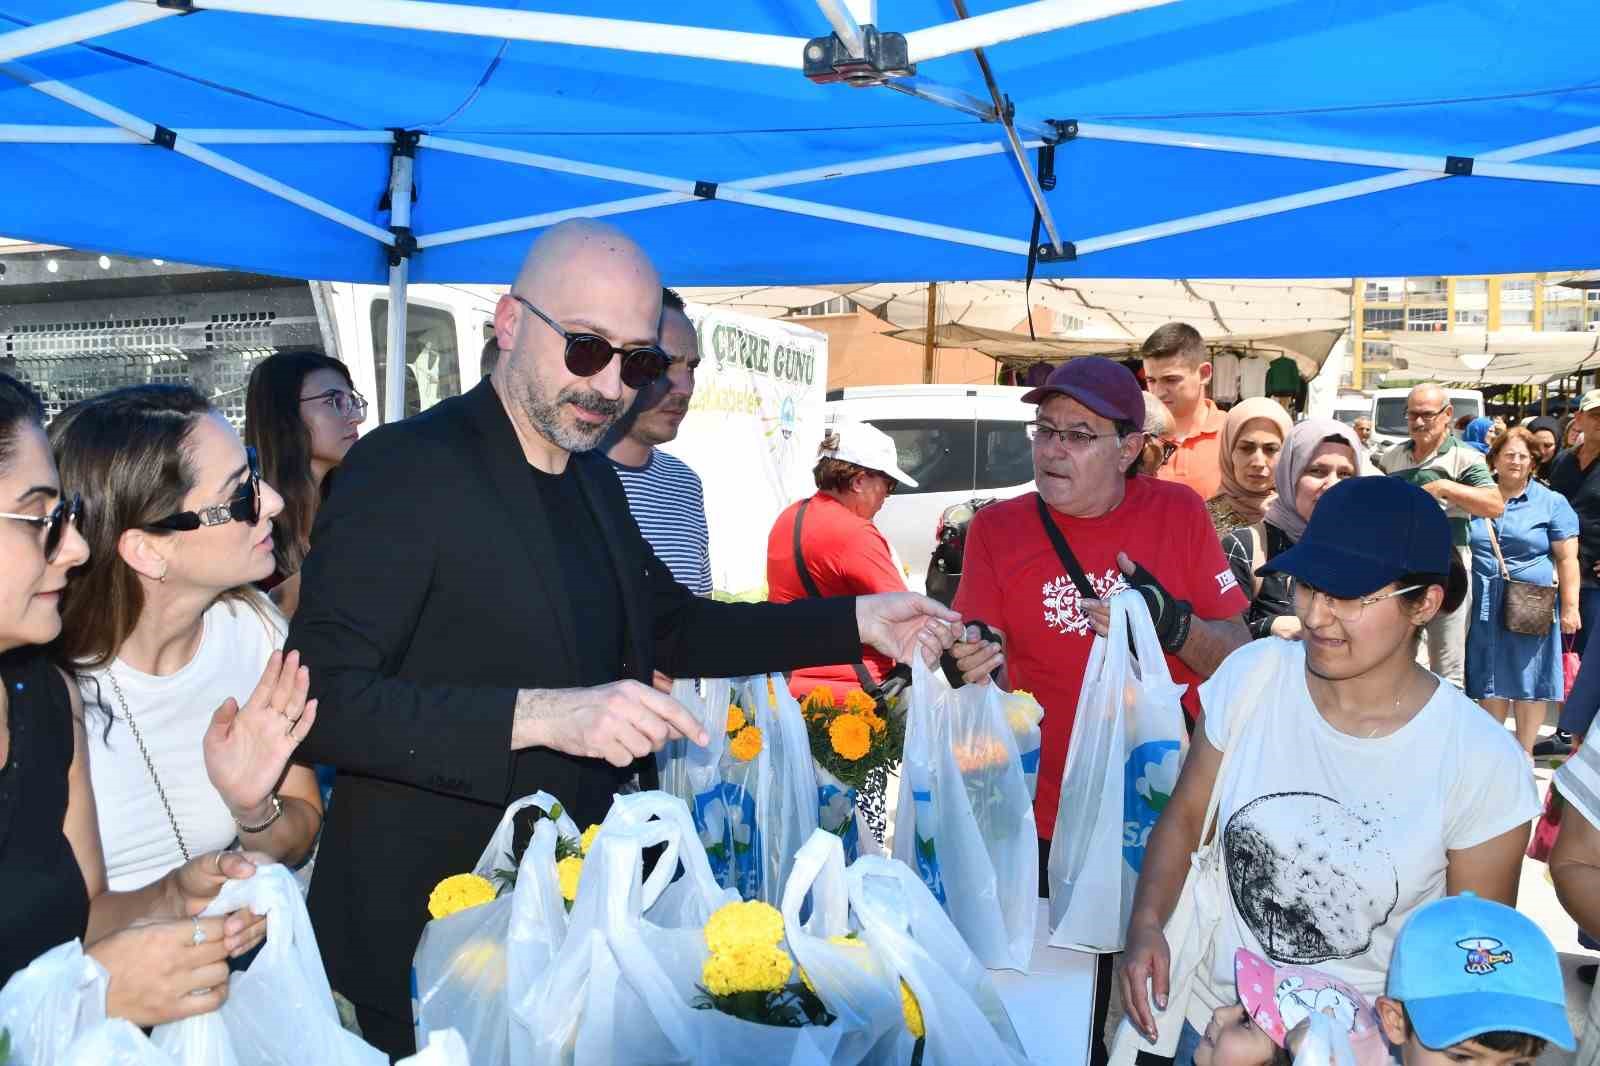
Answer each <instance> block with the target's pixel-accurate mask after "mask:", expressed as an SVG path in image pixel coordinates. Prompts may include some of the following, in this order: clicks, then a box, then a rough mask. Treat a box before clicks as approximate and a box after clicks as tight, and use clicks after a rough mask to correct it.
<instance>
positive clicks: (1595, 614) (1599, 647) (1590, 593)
mask: <svg viewBox="0 0 1600 1066" xmlns="http://www.w3.org/2000/svg"><path fill="white" fill-rule="evenodd" d="M1578 616H1579V617H1580V618H1581V619H1583V630H1582V631H1581V632H1580V633H1579V634H1578V644H1577V645H1576V646H1577V648H1578V653H1579V654H1580V655H1581V656H1582V657H1583V664H1582V665H1581V666H1579V667H1578V676H1577V678H1576V679H1575V680H1574V681H1573V682H1572V693H1571V695H1569V696H1568V697H1567V703H1566V706H1564V707H1562V708H1561V720H1560V722H1559V723H1558V726H1557V728H1559V729H1561V730H1562V731H1563V732H1566V733H1571V734H1572V735H1573V736H1575V737H1580V738H1581V737H1582V736H1583V735H1584V734H1585V733H1587V732H1588V731H1589V725H1590V723H1592V722H1593V721H1594V715H1595V711H1596V710H1597V709H1600V639H1597V638H1600V588H1583V589H1580V590H1579V591H1578Z"/></svg>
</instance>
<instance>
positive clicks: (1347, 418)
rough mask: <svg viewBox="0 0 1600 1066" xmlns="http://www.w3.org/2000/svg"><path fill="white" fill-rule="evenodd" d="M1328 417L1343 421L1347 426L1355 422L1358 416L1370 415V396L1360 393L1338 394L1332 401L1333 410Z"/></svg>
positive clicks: (1369, 416) (1366, 416) (1368, 416)
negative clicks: (1351, 394)
mask: <svg viewBox="0 0 1600 1066" xmlns="http://www.w3.org/2000/svg"><path fill="white" fill-rule="evenodd" d="M1329 417H1331V418H1335V419H1337V420H1338V421H1340V422H1343V423H1344V424H1345V425H1347V426H1353V425H1355V424H1356V419H1358V418H1371V417H1372V397H1371V396H1365V395H1361V394H1359V393H1358V394H1356V395H1353V396H1340V397H1339V398H1338V399H1336V400H1334V401H1333V410H1332V411H1331V412H1329Z"/></svg>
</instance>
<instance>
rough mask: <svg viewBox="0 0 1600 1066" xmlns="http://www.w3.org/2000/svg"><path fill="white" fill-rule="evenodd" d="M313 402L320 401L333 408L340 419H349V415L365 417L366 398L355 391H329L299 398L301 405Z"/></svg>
mask: <svg viewBox="0 0 1600 1066" xmlns="http://www.w3.org/2000/svg"><path fill="white" fill-rule="evenodd" d="M315 400H321V401H322V402H323V403H325V404H327V405H328V406H329V407H331V408H333V409H334V410H335V411H337V412H338V414H339V417H340V418H349V417H350V416H351V415H356V416H359V417H361V418H365V417H366V415H367V398H366V397H365V396H363V395H361V394H360V393H359V392H357V391H356V390H355V389H329V390H328V391H327V392H319V393H317V394H316V395H315V396H302V397H300V402H301V403H311V402H313V401H315Z"/></svg>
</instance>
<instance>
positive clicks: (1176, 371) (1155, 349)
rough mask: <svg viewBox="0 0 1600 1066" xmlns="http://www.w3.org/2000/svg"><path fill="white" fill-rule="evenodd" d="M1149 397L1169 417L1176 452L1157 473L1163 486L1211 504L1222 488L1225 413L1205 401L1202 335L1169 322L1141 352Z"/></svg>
mask: <svg viewBox="0 0 1600 1066" xmlns="http://www.w3.org/2000/svg"><path fill="white" fill-rule="evenodd" d="M1139 354H1140V356H1141V357H1142V358H1143V359H1144V376H1145V379H1146V381H1147V382H1148V383H1149V386H1150V391H1151V392H1153V393H1155V394H1156V396H1157V397H1158V398H1159V399H1160V400H1161V402H1162V403H1164V404H1166V405H1167V410H1169V411H1171V412H1172V418H1173V421H1174V422H1175V423H1176V425H1175V426H1174V429H1173V434H1172V439H1173V440H1174V441H1175V442H1177V445H1178V448H1177V450H1176V451H1174V452H1173V453H1172V457H1171V458H1170V459H1168V460H1167V461H1166V462H1165V463H1163V464H1162V465H1161V469H1160V470H1158V471H1156V477H1158V478H1160V479H1161V480H1162V481H1176V482H1179V483H1180V484H1184V485H1188V486H1189V487H1190V488H1191V489H1194V491H1196V492H1198V493H1199V494H1200V498H1201V499H1202V500H1209V499H1211V497H1213V496H1215V495H1216V494H1217V491H1218V490H1219V489H1221V488H1222V456H1221V454H1220V453H1221V450H1222V426H1223V424H1224V423H1225V422H1227V420H1228V416H1227V413H1226V412H1224V411H1222V410H1221V409H1220V408H1218V407H1217V405H1216V404H1214V403H1212V402H1211V400H1210V398H1209V397H1207V396H1206V384H1207V383H1208V382H1209V381H1210V380H1211V360H1210V359H1209V358H1208V357H1207V356H1208V353H1207V351H1206V342H1205V340H1204V339H1203V338H1202V337H1201V336H1200V331H1199V330H1197V329H1195V328H1194V327H1193V326H1191V325H1189V324H1188V323H1186V322H1168V323H1167V324H1166V325H1164V326H1162V327H1161V328H1160V329H1158V330H1156V331H1155V332H1154V333H1152V334H1150V336H1149V337H1147V338H1145V342H1144V345H1143V347H1141V348H1140V350H1139Z"/></svg>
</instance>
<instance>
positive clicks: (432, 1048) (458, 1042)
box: [395, 1029, 473, 1066]
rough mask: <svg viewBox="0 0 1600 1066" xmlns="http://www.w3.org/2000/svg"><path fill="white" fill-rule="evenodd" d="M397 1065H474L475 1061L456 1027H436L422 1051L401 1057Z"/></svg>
mask: <svg viewBox="0 0 1600 1066" xmlns="http://www.w3.org/2000/svg"><path fill="white" fill-rule="evenodd" d="M395 1066H473V1062H472V1057H471V1056H470V1055H469V1054H468V1053H467V1042H466V1041H465V1040H463V1039H461V1034H460V1033H458V1032H456V1031H455V1030H454V1029H435V1030H434V1031H433V1032H431V1033H429V1034H428V1043H427V1044H426V1045H425V1046H424V1047H423V1048H422V1050H421V1051H419V1052H417V1053H416V1054H415V1055H412V1056H411V1057H410V1058H405V1059H401V1060H400V1061H399V1062H397V1063H395Z"/></svg>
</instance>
